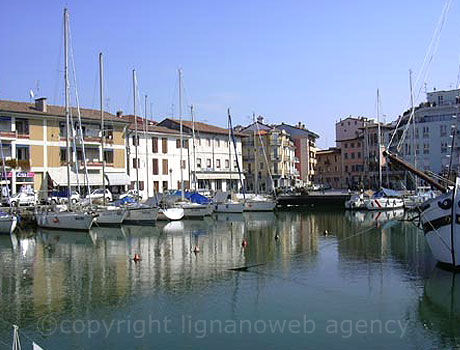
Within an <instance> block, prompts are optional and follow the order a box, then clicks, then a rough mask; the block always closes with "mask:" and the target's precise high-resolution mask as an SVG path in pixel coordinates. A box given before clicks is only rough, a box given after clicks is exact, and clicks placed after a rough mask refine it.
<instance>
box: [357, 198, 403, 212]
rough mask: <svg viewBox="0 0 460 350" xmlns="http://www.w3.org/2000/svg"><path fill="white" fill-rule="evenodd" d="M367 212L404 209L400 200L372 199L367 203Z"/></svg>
mask: <svg viewBox="0 0 460 350" xmlns="http://www.w3.org/2000/svg"><path fill="white" fill-rule="evenodd" d="M365 204H366V209H367V210H392V209H398V208H403V207H404V201H403V200H402V199H400V198H371V199H368V200H366V201H365Z"/></svg>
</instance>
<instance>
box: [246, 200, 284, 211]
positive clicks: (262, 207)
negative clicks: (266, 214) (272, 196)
mask: <svg viewBox="0 0 460 350" xmlns="http://www.w3.org/2000/svg"><path fill="white" fill-rule="evenodd" d="M275 207H276V201H273V200H263V201H253V200H248V201H246V202H245V203H244V211H272V210H274V209H275Z"/></svg>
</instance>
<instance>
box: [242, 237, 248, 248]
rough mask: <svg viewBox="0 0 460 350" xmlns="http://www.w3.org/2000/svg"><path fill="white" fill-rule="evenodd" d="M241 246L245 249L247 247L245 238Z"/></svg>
mask: <svg viewBox="0 0 460 350" xmlns="http://www.w3.org/2000/svg"><path fill="white" fill-rule="evenodd" d="M241 246H242V247H243V248H245V247H247V246H248V241H247V240H246V238H244V239H243V242H241Z"/></svg>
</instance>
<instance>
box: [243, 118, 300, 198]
mask: <svg viewBox="0 0 460 350" xmlns="http://www.w3.org/2000/svg"><path fill="white" fill-rule="evenodd" d="M241 132H243V133H245V134H246V135H247V137H245V138H243V150H244V153H243V168H244V171H245V174H246V178H247V184H246V188H247V190H248V191H254V192H256V191H257V192H259V191H260V192H271V191H272V190H273V189H277V188H289V187H295V186H300V181H299V176H300V174H299V171H298V170H297V169H296V163H297V162H298V159H297V158H296V156H295V144H294V142H293V141H292V140H291V137H290V135H289V134H288V133H287V132H286V130H283V129H280V128H278V127H276V126H270V125H267V124H264V123H263V117H258V118H257V121H256V122H255V123H253V124H251V125H249V126H247V127H244V128H241Z"/></svg>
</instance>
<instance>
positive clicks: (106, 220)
mask: <svg viewBox="0 0 460 350" xmlns="http://www.w3.org/2000/svg"><path fill="white" fill-rule="evenodd" d="M97 214H98V216H97V218H96V223H97V224H98V225H121V224H122V223H123V221H124V220H125V218H126V216H127V215H128V210H127V209H124V208H114V209H102V210H98V211H97Z"/></svg>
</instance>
